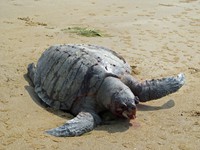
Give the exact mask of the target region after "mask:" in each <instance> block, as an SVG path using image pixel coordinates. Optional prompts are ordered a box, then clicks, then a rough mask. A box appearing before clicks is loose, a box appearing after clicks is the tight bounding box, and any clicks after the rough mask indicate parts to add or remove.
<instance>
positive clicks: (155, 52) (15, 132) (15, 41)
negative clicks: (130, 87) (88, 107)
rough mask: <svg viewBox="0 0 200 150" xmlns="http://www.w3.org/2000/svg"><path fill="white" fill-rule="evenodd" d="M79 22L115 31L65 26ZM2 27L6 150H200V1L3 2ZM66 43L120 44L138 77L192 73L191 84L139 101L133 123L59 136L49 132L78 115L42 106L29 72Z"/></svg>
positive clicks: (0, 131) (1, 109) (0, 130)
mask: <svg viewBox="0 0 200 150" xmlns="http://www.w3.org/2000/svg"><path fill="white" fill-rule="evenodd" d="M73 26H74V27H76V26H80V27H89V28H94V29H97V30H101V31H105V32H106V33H107V34H108V35H110V36H108V37H82V36H78V35H74V34H68V33H64V32H63V31H62V29H66V28H68V27H73ZM0 33H1V34H0V150H4V149H5V150H13V149H15V150H22V149H30V150H31V149H48V150H55V149H59V150H62V149H63V150H64V149H69V150H79V149H80V150H89V149H91V150H94V149H96V150H106V149H109V150H122V149H125V150H147V149H148V150H154V149H162V150H165V149H166V150H169V149H172V150H174V149H177V150H197V149H199V147H200V99H199V97H200V93H199V90H200V1H199V0H169V1H164V0H155V1H145V0H140V1H136V0H132V1H129V0H123V1H116V0H110V1H105V0H89V1H79V0H59V1H56V2H55V1H54V0H29V1H26V0H1V1H0ZM58 43H60V44H62V43H90V44H97V45H102V46H105V47H108V48H112V49H113V50H115V51H116V52H118V53H119V54H121V55H122V56H123V57H124V58H125V59H126V60H127V61H128V62H129V63H130V65H131V66H133V68H134V73H135V74H136V75H135V76H136V77H137V78H138V79H140V80H144V79H151V78H158V77H164V76H170V75H175V74H178V73H179V72H184V73H185V75H186V78H187V81H186V85H185V86H184V87H183V88H182V89H181V90H180V91H179V92H177V93H175V94H172V95H169V96H166V97H164V98H162V99H160V100H158V101H151V102H148V103H145V104H144V105H140V106H138V113H137V119H136V120H133V121H131V122H130V123H131V124H132V126H130V124H129V123H127V122H122V121H116V122H115V123H113V124H112V125H104V126H99V127H97V128H96V129H95V130H94V131H92V132H90V133H88V134H85V135H83V136H80V137H74V138H56V137H52V136H49V135H47V134H45V133H44V131H45V130H47V129H50V128H54V127H56V126H58V125H61V124H63V123H64V122H65V121H66V120H67V119H70V118H71V117H72V116H71V115H69V114H64V113H62V112H54V111H52V110H51V109H50V110H49V111H46V109H44V108H42V107H40V106H39V105H38V104H37V103H36V102H35V101H36V100H37V98H36V96H35V95H34V93H33V88H32V87H31V86H29V84H28V82H27V81H26V77H25V74H26V67H27V65H28V64H29V63H31V62H36V61H37V59H38V58H39V57H40V55H41V54H42V52H43V51H44V50H45V49H46V48H48V47H49V46H50V45H54V44H58ZM52 112H54V113H52Z"/></svg>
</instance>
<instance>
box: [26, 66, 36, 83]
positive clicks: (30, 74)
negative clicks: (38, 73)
mask: <svg viewBox="0 0 200 150" xmlns="http://www.w3.org/2000/svg"><path fill="white" fill-rule="evenodd" d="M35 68H36V67H35V64H34V63H31V64H29V65H28V68H27V70H28V73H27V75H28V77H29V78H30V79H31V81H32V82H33V83H34V76H35Z"/></svg>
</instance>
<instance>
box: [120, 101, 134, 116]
mask: <svg viewBox="0 0 200 150" xmlns="http://www.w3.org/2000/svg"><path fill="white" fill-rule="evenodd" d="M122 116H123V117H124V118H127V119H135V118H136V107H135V105H134V104H129V105H128V109H127V110H125V111H123V112H122Z"/></svg>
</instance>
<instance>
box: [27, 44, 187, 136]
mask: <svg viewBox="0 0 200 150" xmlns="http://www.w3.org/2000/svg"><path fill="white" fill-rule="evenodd" d="M28 76H29V78H30V79H31V81H32V82H33V84H34V90H35V93H36V94H37V95H38V96H39V98H40V99H41V100H42V101H44V102H45V103H46V104H47V105H49V106H50V107H53V108H55V109H60V110H66V111H68V112H70V113H71V114H73V115H74V116H76V117H75V118H73V119H71V120H69V121H68V122H66V123H65V124H64V125H62V126H60V127H57V128H55V129H51V130H48V131H46V132H47V133H49V134H51V135H54V136H79V135H82V134H83V133H86V132H89V131H91V130H93V129H94V128H95V127H96V126H97V125H98V124H100V123H101V120H102V119H101V117H100V116H99V113H100V112H102V111H105V110H109V111H110V112H111V113H113V114H114V115H116V116H119V117H124V118H128V119H132V118H135V116H136V104H138V103H139V102H146V101H149V100H153V99H158V98H161V97H163V96H166V95H167V94H170V93H173V92H176V91H177V90H178V89H179V88H180V87H182V85H183V84H184V81H185V77H184V74H182V73H180V74H179V75H178V76H176V77H167V78H162V79H156V80H155V79H153V80H147V81H144V82H139V81H137V80H136V79H135V78H134V77H133V76H131V67H130V66H129V64H128V63H127V62H126V61H125V60H124V59H123V57H121V56H120V55H118V54H117V53H116V52H114V51H112V50H110V49H108V48H105V47H101V46H95V45H86V44H68V45H55V46H51V47H50V48H48V49H47V50H46V51H45V52H44V53H43V54H42V56H41V57H40V59H39V60H38V63H37V65H36V66H35V65H34V63H31V64H29V65H28Z"/></svg>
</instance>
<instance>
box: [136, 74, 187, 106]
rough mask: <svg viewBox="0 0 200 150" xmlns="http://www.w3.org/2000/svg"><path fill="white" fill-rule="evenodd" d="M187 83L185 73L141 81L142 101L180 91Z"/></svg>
mask: <svg viewBox="0 0 200 150" xmlns="http://www.w3.org/2000/svg"><path fill="white" fill-rule="evenodd" d="M184 83H185V75H184V74H183V73H180V74H178V76H176V77H167V78H162V79H156V80H155V79H153V80H147V81H145V82H143V83H140V87H141V91H140V92H139V94H138V97H139V99H140V102H146V101H150V100H154V99H159V98H161V97H163V96H166V95H168V94H171V93H174V92H176V91H178V90H179V89H180V88H181V87H182V86H183V85H184Z"/></svg>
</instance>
